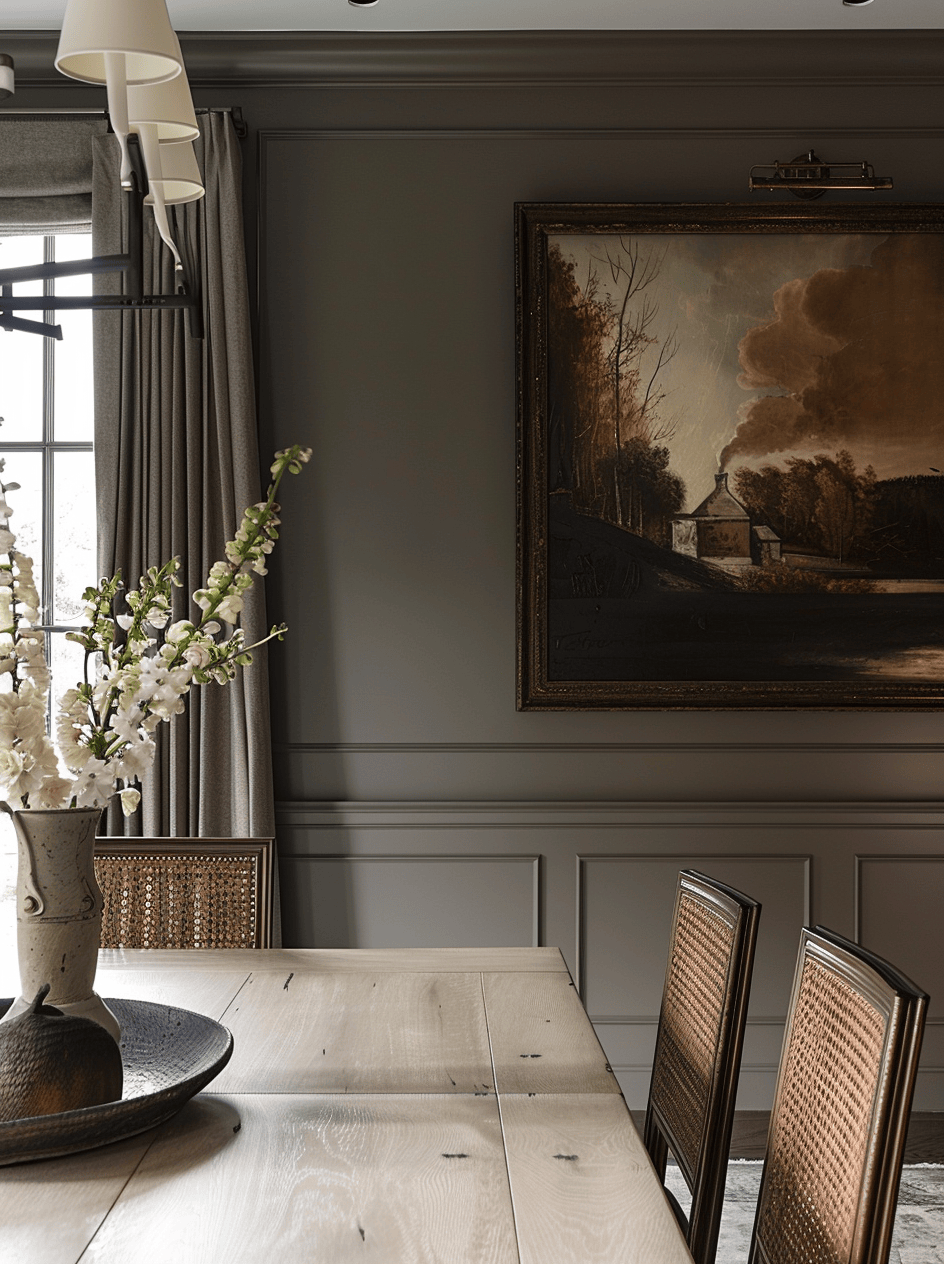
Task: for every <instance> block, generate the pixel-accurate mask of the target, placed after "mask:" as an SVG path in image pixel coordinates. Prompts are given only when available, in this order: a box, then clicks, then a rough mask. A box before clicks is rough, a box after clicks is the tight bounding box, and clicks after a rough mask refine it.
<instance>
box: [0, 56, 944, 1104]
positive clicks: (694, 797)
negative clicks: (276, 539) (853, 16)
mask: <svg viewBox="0 0 944 1264" xmlns="http://www.w3.org/2000/svg"><path fill="white" fill-rule="evenodd" d="M44 49H48V41H46V42H45V43H44V41H43V40H40V39H37V40H34V41H33V42H32V43H30V42H29V41H28V40H27V39H24V40H23V41H22V49H21V51H22V59H21V61H22V62H25V63H26V65H27V66H28V67H32V77H31V78H30V77H29V75H27V77H26V79H24V78H23V77H22V74H21V89H20V92H19V93H18V98H17V103H18V104H19V105H20V106H27V105H31V104H46V105H48V104H50V103H51V102H58V103H61V104H63V105H65V104H76V103H78V102H80V101H88V100H89V96H88V95H87V94H86V93H85V91H84V90H82V89H78V88H72V87H69V86H68V85H66V86H64V87H54V86H53V81H54V79H55V73H54V72H47V68H45V62H44V57H45V56H46V55H47V54H46V52H44ZM184 50H185V55H186V57H187V62H188V67H189V70H190V76H191V80H192V82H193V83H194V85H195V89H196V92H195V95H196V97H197V100H198V103H199V104H204V105H227V104H233V105H240V106H241V107H242V109H243V111H244V113H245V116H246V119H247V121H248V123H249V125H250V135H249V137H248V138H247V142H246V148H245V154H246V196H247V210H248V216H249V229H250V240H249V246H250V253H251V255H252V257H253V260H254V265H255V263H257V264H258V294H257V298H258V311H259V324H258V356H259V395H260V427H261V449H262V452H263V455H267V454H268V453H269V452H270V451H271V450H272V449H273V448H275V447H282V446H285V445H286V444H288V443H292V442H302V443H306V444H310V445H311V446H312V447H313V448H314V452H315V455H314V459H313V463H312V465H311V466H310V467H309V468H308V469H307V470H306V472H305V474H304V476H303V479H302V480H299V481H298V482H297V483H292V485H291V486H289V487H287V488H286V490H285V495H284V497H283V499H284V522H285V527H284V534H283V540H282V542H281V543H280V546H279V551H278V553H277V554H276V559H275V562H274V565H273V567H272V575H271V578H270V581H269V587H268V594H269V601H270V607H271V613H272V616H273V617H278V618H283V617H284V618H285V619H286V621H287V622H288V623H289V624H290V625H291V632H290V633H289V636H288V638H287V640H286V641H285V642H284V643H283V644H282V645H280V646H277V647H276V648H275V649H274V650H273V651H272V653H271V655H270V663H271V667H272V676H273V689H274V696H273V719H274V731H275V735H276V741H277V750H276V764H277V794H278V797H279V800H280V808H279V844H280V847H281V850H282V856H283V862H282V879H283V892H284V897H285V926H286V941H287V942H289V943H294V944H305V945H319V944H351V945H365V946H366V945H393V944H471V943H475V944H488V943H508V944H529V943H535V942H539V941H540V942H547V943H554V944H559V945H560V947H561V948H562V950H563V951H564V954H565V956H566V958H567V960H568V963H569V964H570V966H571V968H572V969H573V970H574V972H575V975H576V977H577V978H578V982H579V985H580V986H581V989H582V992H583V995H584V997H585V1000H586V1003H587V1005H588V1008H589V1010H590V1012H591V1014H592V1016H593V1017H594V1019H595V1020H596V1021H597V1023H598V1030H599V1031H600V1034H601V1038H602V1039H603V1041H604V1045H605V1047H606V1049H607V1051H608V1053H609V1056H610V1058H611V1061H612V1062H613V1064H614V1066H616V1067H617V1068H618V1070H619V1073H620V1078H621V1080H622V1082H623V1084H624V1087H625V1088H626V1091H627V1096H628V1097H629V1099H630V1101H631V1103H632V1104H633V1105H640V1104H644V1099H645V1087H646V1082H647V1076H648V1060H649V1058H650V1056H651V1047H652V1041H653V1037H654V1023H655V1016H656V1014H657V1011H658V1000H659V994H660V991H661V981H662V972H663V969H664V962H665V945H666V942H667V932H668V918H669V911H670V907H671V894H672V888H673V884H674V880H675V874H676V872H677V870H678V868H679V867H681V866H683V865H694V866H696V867H699V868H702V869H705V870H707V871H708V872H711V873H715V874H717V875H718V876H720V877H725V878H727V879H728V880H729V881H731V882H733V883H734V884H735V885H737V886H741V887H743V888H744V889H745V890H747V891H750V892H752V893H754V894H756V895H758V896H759V897H760V898H762V899H763V901H764V905H765V907H764V914H763V918H762V923H761V928H762V929H761V944H760V949H759V957H758V968H757V981H756V985H755V991H754V1001H753V1004H752V1010H751V1027H750V1032H749V1037H748V1044H747V1049H746V1053H745V1073H744V1077H743V1090H742V1096H741V1105H742V1106H748V1107H749V1106H763V1105H764V1104H766V1102H767V1100H768V1097H769V1093H770V1088H771V1084H772V1077H773V1069H774V1067H775V1065H776V1061H777V1057H778V1055H779V1041H780V1036H781V1032H782V1015H783V1012H784V1006H785V998H786V993H787V990H788V987H789V982H790V976H791V972H792V963H793V958H794V954H795V948H796V941H797V932H798V930H799V927H800V925H801V924H802V923H803V922H805V921H811V920H812V921H821V922H824V923H825V924H827V925H830V926H832V927H834V928H835V929H836V930H839V931H841V932H844V933H847V934H859V935H860V936H861V937H862V939H863V941H864V942H867V943H868V944H869V945H870V946H872V947H873V948H875V949H876V950H878V951H880V952H884V953H886V954H887V955H889V956H891V957H892V958H893V959H894V960H895V961H896V962H897V963H898V964H899V965H900V966H901V967H902V968H904V969H906V970H909V971H911V972H912V973H913V974H914V975H915V976H916V978H917V979H918V981H919V982H920V983H921V984H923V985H924V986H925V987H926V988H928V989H929V990H930V991H931V992H932V995H933V996H936V997H938V998H940V997H944V963H942V960H941V952H940V948H939V937H938V935H937V932H936V923H937V917H938V914H939V910H940V908H941V900H942V896H944V843H942V837H941V833H940V827H941V805H940V797H941V796H940V770H941V750H942V742H941V720H940V717H939V716H938V715H937V714H934V713H928V714H916V713H874V714H869V713H865V714H854V713H823V712H818V713H800V712H785V711H781V712H753V713H731V712H728V713H718V712H703V713H691V712H666V713H659V712H645V713H642V712H637V713H632V712H621V713H594V714H567V713H546V714H537V713H530V714H520V713H517V712H516V711H515V706H514V696H515V621H514V611H515V546H514V539H515V522H514V514H515V484H514V470H515V452H514V429H515V414H514V410H515V364H514V260H513V238H512V230H513V206H514V203H515V202H516V201H627V202H632V201H665V202H688V201H718V202H723V201H746V200H747V199H748V197H749V196H750V195H749V194H748V192H747V176H748V171H749V168H750V167H751V166H752V164H754V163H759V162H770V161H772V160H773V159H775V158H778V157H779V158H788V157H791V156H793V155H794V154H796V153H799V152H802V151H805V150H806V149H808V148H809V147H811V146H812V147H815V149H816V150H817V152H818V153H819V154H820V155H821V156H823V157H827V158H833V159H834V160H836V159H855V160H859V159H867V160H868V161H870V162H872V163H873V164H874V166H875V169H876V171H878V172H879V173H880V174H891V175H893V176H894V179H895V192H894V194H893V195H892V197H893V198H894V199H895V200H901V201H916V202H920V201H937V200H939V199H940V194H941V176H940V159H941V147H942V138H944V126H942V125H944V108H942V107H944V81H942V70H944V40H942V38H941V34H940V33H912V34H901V35H899V34H896V33H882V34H875V35H873V36H868V37H863V38H857V39H850V38H849V37H848V36H845V35H842V36H840V35H838V34H837V35H836V36H833V35H830V34H828V33H827V34H825V35H824V34H822V33H821V34H819V35H817V36H816V37H812V36H801V35H794V34H783V33H778V34H772V35H769V36H766V37H763V38H761V37H758V36H756V35H739V34H736V33H734V34H715V35H700V36H694V35H691V34H679V35H676V36H665V35H654V34H647V35H645V36H640V37H634V36H630V35H627V34H625V33H624V34H620V35H617V36H613V35H609V34H607V33H600V34H592V35H574V34H567V35H545V36H532V35H528V36H525V35H518V36H514V35H512V36H504V37H498V36H467V37H461V36H459V37H451V38H444V37H434V36H430V37H420V36H416V37H406V36H398V37H389V38H386V39H383V38H373V37H372V38H370V39H367V40H358V39H353V38H347V37H330V38H320V39H319V38H314V37H312V38H299V39H294V40H291V39H290V40H280V39H271V40H259V39H258V38H250V37H233V38H227V39H224V40H220V39H211V38H210V37H203V36H198V37H194V36H191V37H185V38H184ZM10 51H13V52H14V55H17V49H16V48H11V50H10ZM49 65H50V66H51V56H50V57H49ZM60 82H61V81H60ZM96 100H97V98H96ZM754 196H755V197H756V196H759V195H754ZM874 196H880V195H874ZM886 196H887V195H886ZM842 198H845V199H846V200H848V201H854V200H855V195H837V196H836V197H835V198H833V199H832V200H834V201H836V200H841V199H842ZM932 1015H933V1020H932V1026H931V1028H930V1030H929V1034H928V1039H927V1042H926V1052H925V1058H924V1070H923V1071H922V1076H921V1083H920V1087H919V1104H920V1105H922V1106H923V1107H924V1108H938V1109H940V1108H944V1000H940V999H938V1000H936V1001H934V1002H933V1003H932Z"/></svg>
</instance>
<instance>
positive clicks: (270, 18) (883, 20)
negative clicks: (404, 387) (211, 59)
mask: <svg viewBox="0 0 944 1264" xmlns="http://www.w3.org/2000/svg"><path fill="white" fill-rule="evenodd" d="M65 7H66V0H0V32H2V31H4V30H7V31H15V30H26V31H39V30H58V29H59V27H60V26H61V24H62V14H63V12H64V11H65ZM167 8H168V11H169V12H170V17H171V22H172V23H173V25H174V27H175V29H176V30H178V31H365V32H367V31H515V30H535V31H555V30H585V31H594V30H602V31H609V30H640V31H653V30H655V31H659V30H694V31H717V30H740V31H757V30H784V31H795V30H850V31H852V30H858V31H861V30H940V29H944V3H942V0H873V2H872V3H870V4H866V5H862V6H858V7H851V6H845V5H843V3H842V0H378V2H377V3H376V4H375V5H373V6H372V7H370V8H358V7H355V6H354V5H352V4H349V3H348V0H264V3H262V2H261V0H167Z"/></svg>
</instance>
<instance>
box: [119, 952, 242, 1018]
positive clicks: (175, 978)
mask: <svg viewBox="0 0 944 1264" xmlns="http://www.w3.org/2000/svg"><path fill="white" fill-rule="evenodd" d="M249 974H250V972H249V971H248V970H203V969H202V968H201V969H189V970H188V969H185V968H183V967H177V968H174V969H170V970H156V969H154V968H153V966H152V968H151V969H150V970H134V971H130V970H116V969H113V968H112V969H107V968H106V969H102V968H101V967H99V970H98V973H97V975H96V976H95V990H96V992H98V994H99V996H104V997H109V996H116V997H120V998H121V1000H127V1001H156V1002H159V1003H160V1004H162V1005H176V1006H177V1007H178V1008H179V1009H189V1010H193V1011H194V1012H195V1013H197V1014H206V1015H207V1017H208V1018H214V1019H216V1021H217V1022H221V1021H222V1019H223V1015H224V1013H225V1012H226V1010H227V1009H228V1008H229V1006H230V1004H231V1003H232V1002H233V1000H234V999H235V997H236V996H237V995H238V993H239V990H240V988H242V987H243V985H244V984H245V983H247V982H248V980H249Z"/></svg>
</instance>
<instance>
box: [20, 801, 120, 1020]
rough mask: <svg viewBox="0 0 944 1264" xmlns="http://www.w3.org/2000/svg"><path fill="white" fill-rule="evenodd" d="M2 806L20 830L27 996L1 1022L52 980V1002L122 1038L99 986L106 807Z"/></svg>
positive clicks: (23, 985) (24, 986)
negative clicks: (100, 842)
mask: <svg viewBox="0 0 944 1264" xmlns="http://www.w3.org/2000/svg"><path fill="white" fill-rule="evenodd" d="M0 807H2V809H3V810H4V811H5V812H7V813H8V815H9V816H11V817H12V818H13V826H14V829H15V830H16V839H17V878H16V947H17V959H18V962H19V968H20V995H19V996H18V997H17V999H16V1000H15V1001H14V1003H13V1005H11V1007H10V1009H9V1010H8V1011H7V1013H6V1015H5V1016H4V1019H3V1020H0V1021H6V1020H8V1019H11V1018H15V1017H16V1015H17V1014H20V1013H22V1012H23V1011H24V1010H25V1009H26V1008H27V1006H28V1005H29V1003H30V1001H31V1000H32V999H33V997H34V996H35V995H36V993H37V991H38V990H39V988H40V987H41V986H42V985H43V984H44V983H48V984H49V985H50V991H49V995H48V997H47V998H46V1001H45V1003H46V1004H47V1005H54V1006H55V1007H56V1009H61V1010H64V1011H65V1012H67V1013H70V1014H77V1015H79V1016H81V1017H83V1018H92V1019H94V1020H95V1021H96V1022H97V1023H101V1025H102V1026H103V1027H104V1028H105V1029H106V1030H107V1031H108V1032H110V1033H111V1035H112V1036H113V1037H114V1038H115V1040H118V1039H119V1037H120V1035H121V1030H120V1028H119V1026H118V1020H117V1019H116V1018H115V1016H114V1014H113V1013H112V1012H111V1010H110V1009H109V1008H108V1006H107V1005H106V1004H105V1002H104V1001H103V1000H102V999H101V997H100V996H98V995H97V994H96V992H95V991H94V986H93V985H94V983H95V969H96V966H97V965H98V949H99V944H100V941H101V933H102V892H101V888H100V887H99V885H98V882H97V881H96V878H95V866H94V859H93V857H94V850H95V834H96V831H97V829H98V825H99V822H100V821H101V818H102V809H101V808H60V809H54V810H49V811H21V810H17V809H14V808H11V807H10V806H9V804H6V803H0Z"/></svg>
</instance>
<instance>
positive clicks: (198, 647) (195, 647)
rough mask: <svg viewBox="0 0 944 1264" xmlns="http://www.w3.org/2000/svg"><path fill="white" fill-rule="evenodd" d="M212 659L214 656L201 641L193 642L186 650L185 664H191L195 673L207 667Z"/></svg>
mask: <svg viewBox="0 0 944 1264" xmlns="http://www.w3.org/2000/svg"><path fill="white" fill-rule="evenodd" d="M212 657H213V655H212V654H211V653H210V651H209V649H207V647H206V645H204V644H202V643H201V642H199V641H191V643H190V644H189V645H188V646H187V648H186V649H185V650H184V662H185V663H187V664H189V666H191V667H192V668H193V669H194V671H199V670H200V669H201V668H202V667H206V665H207V663H209V662H210V661H211V659H212Z"/></svg>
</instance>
